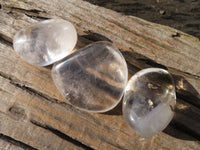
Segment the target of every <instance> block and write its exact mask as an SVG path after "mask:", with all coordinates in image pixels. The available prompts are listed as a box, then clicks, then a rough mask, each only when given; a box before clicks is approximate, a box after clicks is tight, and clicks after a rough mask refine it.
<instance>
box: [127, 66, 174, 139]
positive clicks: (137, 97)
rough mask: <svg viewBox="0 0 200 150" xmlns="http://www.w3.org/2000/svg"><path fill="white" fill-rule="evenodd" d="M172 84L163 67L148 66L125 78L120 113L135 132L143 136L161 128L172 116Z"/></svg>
mask: <svg viewBox="0 0 200 150" xmlns="http://www.w3.org/2000/svg"><path fill="white" fill-rule="evenodd" d="M175 103H176V94H175V86H174V82H173V79H172V77H171V75H170V74H169V73H168V72H167V71H166V70H163V69H159V68H149V69H144V70H141V71H139V72H138V73H136V74H135V75H134V76H132V78H131V79H130V80H129V81H128V84H127V87H126V89H125V94H124V100H123V116H124V118H125V120H126V122H127V123H128V124H129V125H130V126H131V127H132V128H133V129H134V131H135V132H136V133H138V134H139V135H140V136H143V137H150V136H153V135H155V134H157V133H159V132H160V131H162V130H163V129H164V128H165V127H166V126H167V125H168V124H169V122H170V121H171V119H172V118H173V116H174V107H175Z"/></svg>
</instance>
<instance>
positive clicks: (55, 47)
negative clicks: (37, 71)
mask: <svg viewBox="0 0 200 150" xmlns="http://www.w3.org/2000/svg"><path fill="white" fill-rule="evenodd" d="M76 42H77V33H76V29H75V28H74V26H73V25H72V24H71V23H70V22H68V21H65V20H61V19H50V20H45V21H41V22H38V23H36V24H34V25H32V26H30V27H28V28H26V29H22V30H20V31H19V32H18V33H17V34H16V35H15V36H14V40H13V46H14V49H15V51H16V53H17V54H18V55H19V56H20V57H21V58H22V59H23V60H25V61H27V62H28V63H30V64H33V65H36V66H47V65H50V64H52V63H54V62H56V61H58V60H61V59H62V58H64V57H66V56H67V55H69V54H70V53H71V51H72V50H73V48H74V47H75V45H76Z"/></svg>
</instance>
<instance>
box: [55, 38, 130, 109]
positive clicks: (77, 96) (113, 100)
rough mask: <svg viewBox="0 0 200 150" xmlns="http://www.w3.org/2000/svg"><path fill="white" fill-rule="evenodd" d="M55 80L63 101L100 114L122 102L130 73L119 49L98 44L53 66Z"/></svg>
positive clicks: (89, 46) (91, 45)
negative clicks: (65, 100) (64, 99)
mask: <svg viewBox="0 0 200 150" xmlns="http://www.w3.org/2000/svg"><path fill="white" fill-rule="evenodd" d="M52 77H53V80H54V83H55V84H56V86H57V88H58V90H59V91H60V92H61V94H62V95H63V97H65V98H66V99H67V100H68V101H69V102H70V103H71V104H72V105H73V106H75V107H77V108H78V109H81V110H84V111H89V112H96V113H99V112H105V111H108V110H110V109H112V108H113V107H115V106H116V105H117V104H118V103H119V102H120V100H121V98H122V95H123V92H124V89H125V87H126V83H127V78H128V71H127V65H126V61H125V59H124V57H123V56H122V54H121V53H120V51H119V50H118V49H117V48H116V47H114V46H113V45H112V44H111V43H109V42H96V43H93V44H90V45H88V46H86V47H84V48H82V49H81V50H79V51H77V52H75V53H73V54H71V55H69V56H68V57H67V58H66V60H65V61H62V62H60V63H57V64H54V67H53V69H52Z"/></svg>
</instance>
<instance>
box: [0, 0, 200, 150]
mask: <svg viewBox="0 0 200 150" xmlns="http://www.w3.org/2000/svg"><path fill="white" fill-rule="evenodd" d="M2 8H3V10H1V11H0V76H1V77H2V78H1V82H0V84H1V91H0V92H1V96H0V100H1V106H0V110H1V111H2V112H3V114H2V113H1V115H2V117H3V120H5V119H6V120H10V122H11V124H12V125H11V126H10V127H7V128H6V127H4V126H3V127H4V128H3V127H2V128H0V129H1V132H3V131H4V134H5V135H7V136H11V137H12V138H14V139H18V140H21V141H24V142H25V143H26V144H29V145H31V146H34V145H35V143H34V142H38V139H40V138H39V135H36V136H35V138H36V139H35V140H33V139H32V140H33V141H32V140H30V141H27V140H26V139H25V138H23V137H24V135H22V134H21V133H22V132H23V131H24V129H21V130H19V132H18V133H19V135H18V136H16V135H15V134H14V135H13V134H12V133H11V132H7V131H8V130H9V129H12V128H14V127H15V126H16V125H17V124H19V125H21V124H23V123H24V122H26V124H25V125H24V126H26V127H27V128H28V127H29V126H35V128H39V126H40V128H39V129H40V130H41V133H42V132H45V131H46V130H48V132H47V133H48V134H50V133H49V132H51V133H52V134H53V136H52V137H53V138H52V139H55V140H60V138H57V139H56V136H55V135H54V134H55V133H56V134H62V135H63V134H64V135H69V136H70V137H72V138H74V139H76V140H78V141H81V142H82V143H84V144H85V145H88V146H89V147H92V148H95V149H131V148H132V149H152V148H153V149H158V148H159V149H167V148H168V149H175V148H176V149H198V148H199V143H198V142H194V141H195V140H197V139H199V137H200V133H199V132H200V130H199V129H200V123H199V122H200V118H199V116H200V111H199V106H200V102H199V91H200V90H199V89H200V84H199V83H200V80H199V67H198V65H199V59H198V58H199V53H198V52H199V49H200V46H199V45H200V44H199V41H197V40H196V38H194V37H192V36H189V35H187V34H184V33H182V32H180V31H177V30H174V29H171V28H168V27H164V26H161V25H157V24H153V23H149V22H146V21H144V20H141V19H138V18H134V17H127V16H122V15H120V14H118V13H115V12H113V11H110V10H107V9H104V8H100V7H97V6H93V5H90V4H89V3H86V2H82V1H80V0H77V1H74V0H69V1H57V0H54V1H51V2H50V1H38V2H37V1H32V0H29V1H14V0H12V1H3V2H2ZM52 17H53V18H54V17H56V18H57V17H59V18H64V19H67V20H69V21H71V22H73V23H74V24H75V25H76V27H77V29H78V33H79V35H80V38H79V43H78V45H77V48H78V47H83V46H84V45H85V44H87V43H88V42H91V41H89V40H92V41H95V40H99V39H100V40H102V39H106V38H109V39H110V40H112V41H113V42H114V44H115V45H116V46H118V47H119V48H120V49H121V51H122V53H123V55H124V56H125V58H126V60H127V62H128V65H129V71H130V75H131V74H134V73H135V72H136V71H138V70H139V69H142V68H146V67H151V66H159V67H165V68H167V69H169V71H170V72H172V73H174V77H175V79H176V86H177V92H178V94H179V97H181V99H182V100H178V104H177V113H176V117H175V118H174V121H173V122H172V126H171V127H172V128H173V127H180V126H183V127H182V129H181V130H180V131H177V130H173V131H174V132H175V133H178V134H181V135H182V136H181V137H182V138H186V139H187V141H182V140H180V139H177V138H174V137H171V136H169V135H166V134H165V133H160V134H159V135H157V136H155V137H153V138H148V139H143V138H140V137H138V136H137V135H136V134H135V133H134V132H133V131H132V130H131V129H130V128H129V127H128V126H127V125H126V123H125V122H124V120H123V118H122V116H121V107H119V108H117V109H115V110H114V111H111V112H109V113H105V114H91V113H85V112H81V111H78V110H76V109H75V108H73V107H72V106H71V105H69V104H68V103H67V102H66V101H65V100H64V99H63V98H62V97H61V95H60V94H59V92H58V91H57V90H56V88H55V86H54V84H53V82H52V80H51V76H50V67H49V68H48V67H46V68H42V67H34V66H31V65H29V64H27V63H26V62H24V61H22V60H21V59H20V58H19V57H18V56H16V54H15V53H14V51H13V49H12V38H13V35H14V34H15V33H16V31H17V30H18V29H20V28H22V27H24V26H27V25H29V24H31V23H34V22H36V20H41V19H44V18H52ZM88 30H91V31H90V32H88ZM86 31H87V34H86V33H84V32H86ZM93 32H95V33H98V34H100V35H101V36H100V35H97V34H94V33H93ZM177 32H178V33H179V34H180V35H181V37H178V36H176V34H177ZM172 35H175V36H173V37H172ZM87 39H89V40H87ZM141 54H142V55H143V56H142V55H141ZM161 55H162V57H161ZM152 60H154V61H152ZM188 60H189V61H190V62H188ZM157 63H159V64H157ZM188 67H190V68H188ZM187 97H188V98H190V99H187ZM183 100H184V101H183ZM185 101H187V102H185ZM16 104H17V105H16ZM194 105H195V106H194ZM16 108H23V110H24V112H25V113H22V114H21V113H20V112H21V111H20V112H17V113H16V114H15V115H17V116H18V115H19V114H21V115H19V116H20V117H22V118H23V114H26V115H24V116H26V117H25V120H26V121H24V120H23V119H22V120H20V119H19V120H18V121H17V122H16V121H15V120H14V121H13V117H14V118H15V119H16V116H15V115H14V114H12V115H11V116H9V115H7V114H10V111H9V110H12V109H14V110H15V109H16ZM17 110H18V109H17ZM5 114H6V115H5ZM20 117H19V118H20ZM1 120H2V119H1ZM0 123H5V124H7V123H8V122H7V123H6V121H5V122H4V121H0ZM191 123H192V124H194V126H191ZM17 126H18V125H17ZM0 127H1V126H0ZM171 127H170V128H171ZM4 129H6V130H4ZM39 129H38V130H39ZM173 129H174V128H173ZM102 131H104V132H102ZM170 131H172V130H170ZM184 132H186V133H188V134H191V133H192V134H191V135H187V134H186V133H184ZM166 133H168V132H166ZM46 135H47V134H46ZM25 136H27V137H29V138H32V135H28V134H25ZM191 136H192V137H191ZM37 138H38V139H37ZM179 138H180V137H179ZM195 138H196V139H195ZM190 140H192V141H190ZM42 143H44V145H43V147H45V146H47V145H48V144H49V140H48V138H47V139H43V141H42V142H41V143H40V144H42ZM40 146H41V145H40ZM53 146H55V145H54V144H53V143H52V147H53ZM38 147H39V146H38ZM39 148H42V146H41V147H39ZM72 148H73V146H72Z"/></svg>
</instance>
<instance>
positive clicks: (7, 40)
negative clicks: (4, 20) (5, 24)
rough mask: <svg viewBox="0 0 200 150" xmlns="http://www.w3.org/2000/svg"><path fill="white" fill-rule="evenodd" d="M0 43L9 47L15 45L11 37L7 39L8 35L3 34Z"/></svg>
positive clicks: (0, 35) (0, 36)
mask: <svg viewBox="0 0 200 150" xmlns="http://www.w3.org/2000/svg"><path fill="white" fill-rule="evenodd" d="M0 41H1V42H2V43H4V44H6V45H8V46H11V47H12V45H13V43H12V39H10V38H9V37H7V36H6V35H4V34H1V33H0Z"/></svg>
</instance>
